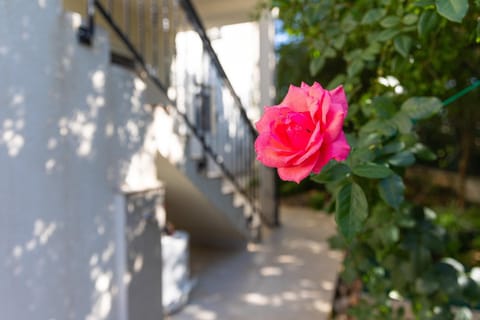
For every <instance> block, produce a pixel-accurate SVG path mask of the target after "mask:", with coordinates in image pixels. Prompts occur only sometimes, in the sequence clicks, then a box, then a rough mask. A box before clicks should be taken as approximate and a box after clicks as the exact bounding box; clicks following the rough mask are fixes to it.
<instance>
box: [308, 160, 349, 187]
mask: <svg viewBox="0 0 480 320" xmlns="http://www.w3.org/2000/svg"><path fill="white" fill-rule="evenodd" d="M348 173H350V168H349V167H348V166H347V165H345V164H343V163H340V162H336V161H330V162H329V163H327V165H326V166H325V167H323V169H322V171H321V172H320V173H319V174H317V175H313V176H312V177H311V179H312V180H313V181H315V182H318V183H328V182H332V181H338V180H341V179H343V178H345V177H346V175H347V174H348Z"/></svg>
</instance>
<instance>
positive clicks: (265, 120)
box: [255, 106, 290, 132]
mask: <svg viewBox="0 0 480 320" xmlns="http://www.w3.org/2000/svg"><path fill="white" fill-rule="evenodd" d="M289 111H290V109H289V108H281V107H277V106H271V107H265V108H264V113H263V115H262V117H261V118H260V120H258V121H257V123H256V124H255V127H256V128H257V131H258V132H264V131H270V126H271V124H272V123H274V122H276V121H278V119H279V118H280V117H282V116H284V115H286V114H287V113H288V112H289Z"/></svg>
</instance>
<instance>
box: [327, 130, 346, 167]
mask: <svg viewBox="0 0 480 320" xmlns="http://www.w3.org/2000/svg"><path fill="white" fill-rule="evenodd" d="M330 148H331V155H332V158H333V159H335V160H337V161H343V160H345V159H347V157H348V154H349V153H350V146H349V145H348V141H347V137H346V136H345V133H344V132H343V131H340V133H339V135H338V137H337V139H336V140H335V141H333V142H332V144H331V145H330Z"/></svg>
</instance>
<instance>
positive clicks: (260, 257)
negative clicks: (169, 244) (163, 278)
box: [169, 208, 341, 320]
mask: <svg viewBox="0 0 480 320" xmlns="http://www.w3.org/2000/svg"><path fill="white" fill-rule="evenodd" d="M282 214H283V215H282V218H283V219H282V227H281V228H279V229H274V230H271V231H269V232H268V233H267V234H266V235H264V239H263V241H262V242H261V243H249V244H248V245H247V250H246V251H243V252H236V253H232V254H230V255H224V254H223V255H222V254H221V253H220V252H219V253H216V252H211V253H210V256H211V255H215V254H216V255H218V256H219V257H220V258H218V259H212V258H211V257H210V256H208V255H207V256H205V253H203V254H202V256H201V257H199V258H197V259H199V260H201V259H202V257H204V259H207V260H208V261H210V265H208V266H207V267H205V266H204V269H203V270H202V271H201V272H200V274H199V275H198V278H199V282H198V284H197V286H196V288H195V289H194V290H193V292H192V296H191V302H190V303H191V304H192V305H195V306H198V308H196V309H194V310H200V309H203V310H209V311H210V310H211V311H212V312H214V313H215V315H216V317H217V318H218V319H245V318H258V319H282V320H283V319H325V317H327V316H328V315H329V313H330V311H331V301H332V298H333V295H334V292H335V284H336V279H337V274H338V270H339V268H340V263H341V260H337V259H332V258H331V257H330V256H329V254H330V252H331V251H330V250H329V248H328V243H327V238H328V237H329V236H330V235H332V230H334V229H333V226H334V221H333V219H331V217H329V216H325V215H321V214H318V213H315V212H313V211H312V210H306V209H302V210H300V209H298V208H289V209H288V210H284V209H283V208H282ZM312 226H314V227H315V228H316V229H315V232H310V230H311V228H312ZM207 257H208V258H207ZM192 260H193V263H194V264H195V261H196V260H195V256H194V257H193V259H192ZM213 261H214V262H213ZM188 308H190V306H187V307H186V309H188ZM190 310H192V309H190ZM191 315H193V313H187V312H186V311H182V312H181V313H180V314H179V316H178V318H177V317H176V315H172V316H171V318H169V319H171V320H176V319H179V320H180V319H197V318H192V317H191ZM184 316H186V317H184Z"/></svg>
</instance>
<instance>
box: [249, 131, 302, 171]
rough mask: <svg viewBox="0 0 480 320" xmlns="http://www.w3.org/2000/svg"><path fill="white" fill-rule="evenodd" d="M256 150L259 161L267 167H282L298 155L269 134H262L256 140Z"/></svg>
mask: <svg viewBox="0 0 480 320" xmlns="http://www.w3.org/2000/svg"><path fill="white" fill-rule="evenodd" d="M255 152H256V153H257V159H258V161H260V162H262V163H263V164H264V165H266V166H267V167H275V168H276V167H282V166H286V165H288V164H289V162H290V161H291V160H292V159H293V158H295V157H296V156H297V155H296V154H292V151H291V150H290V149H289V148H288V147H286V146H284V145H282V144H281V143H279V142H278V141H276V140H275V139H272V137H271V136H270V135H269V134H268V133H267V134H260V135H259V136H258V137H257V140H255Z"/></svg>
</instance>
